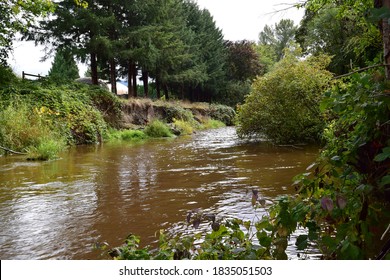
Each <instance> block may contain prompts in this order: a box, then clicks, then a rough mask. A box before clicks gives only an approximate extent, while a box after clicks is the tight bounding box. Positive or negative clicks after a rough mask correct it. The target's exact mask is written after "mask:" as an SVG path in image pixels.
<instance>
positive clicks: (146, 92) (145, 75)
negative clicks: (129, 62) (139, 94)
mask: <svg viewBox="0 0 390 280" xmlns="http://www.w3.org/2000/svg"><path fill="white" fill-rule="evenodd" d="M142 81H143V83H144V97H148V95H149V73H148V71H146V70H142Z"/></svg>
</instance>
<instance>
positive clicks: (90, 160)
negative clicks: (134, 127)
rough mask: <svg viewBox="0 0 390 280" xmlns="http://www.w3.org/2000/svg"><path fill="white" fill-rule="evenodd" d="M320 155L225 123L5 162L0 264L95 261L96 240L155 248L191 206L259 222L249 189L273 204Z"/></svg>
mask: <svg viewBox="0 0 390 280" xmlns="http://www.w3.org/2000/svg"><path fill="white" fill-rule="evenodd" d="M317 154H318V148H316V147H305V148H304V149H302V150H301V149H294V148H289V147H275V146H272V145H269V144H266V143H262V144H260V143H255V142H247V141H242V140H239V139H238V138H237V135H236V133H235V129H234V128H233V127H227V128H222V129H216V130H208V131H202V132H198V133H196V134H195V135H193V136H191V137H180V138H176V139H173V140H172V139H171V140H166V139H159V140H152V141H148V142H146V143H142V144H123V143H122V144H118V143H116V144H105V145H102V146H84V147H76V148H74V149H71V150H69V151H68V152H66V153H65V154H63V155H62V157H61V158H60V159H59V160H55V161H50V162H26V161H24V159H23V158H21V157H17V156H9V157H0V259H99V258H101V257H100V256H99V252H97V251H94V250H93V249H92V247H93V244H94V243H95V242H103V241H105V242H108V243H109V244H110V245H112V246H118V245H120V244H122V242H123V240H124V238H125V237H126V236H127V235H128V234H129V233H133V234H136V235H139V236H141V239H142V241H143V244H151V243H153V242H154V241H155V240H156V237H155V233H156V232H157V231H158V230H159V229H162V228H164V229H167V230H169V231H171V232H180V231H184V232H185V231H188V230H190V228H189V227H188V226H187V225H185V223H184V221H185V216H186V213H187V211H190V210H192V209H194V208H201V209H204V211H209V212H213V213H215V214H217V216H218V217H239V218H244V219H253V216H254V214H255V213H254V209H253V208H252V206H251V201H250V198H251V190H252V189H253V188H256V189H258V190H259V192H260V195H262V196H263V197H264V198H266V199H267V201H268V203H271V202H272V200H273V199H274V198H275V197H276V196H277V195H280V194H291V193H293V192H294V190H293V189H292V188H291V187H290V185H291V179H292V177H293V176H294V175H296V174H298V173H300V172H303V171H304V170H305V168H306V166H308V165H310V163H311V162H312V161H313V160H314V158H315V157H316V155H317ZM258 214H259V213H258ZM260 214H261V213H260Z"/></svg>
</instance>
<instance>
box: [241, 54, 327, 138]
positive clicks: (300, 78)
mask: <svg viewBox="0 0 390 280" xmlns="http://www.w3.org/2000/svg"><path fill="white" fill-rule="evenodd" d="M329 61H330V58H329V57H326V56H321V57H311V58H308V59H306V60H304V61H300V60H298V59H297V58H296V57H295V56H293V55H291V54H288V55H287V56H286V57H285V58H283V59H282V60H281V61H280V62H278V63H277V64H276V65H275V66H274V68H273V69H272V71H271V72H269V73H267V74H265V75H264V76H263V77H258V78H257V79H256V80H255V81H254V83H253V85H252V92H251V93H250V95H248V97H247V98H246V99H245V103H244V105H242V106H241V107H240V109H239V112H238V134H239V135H240V136H241V137H251V136H260V137H265V138H267V139H268V140H270V141H273V142H277V143H299V142H313V141H317V140H318V139H319V138H320V134H321V132H322V129H323V125H324V122H323V119H322V116H321V114H320V112H319V110H318V105H319V101H320V100H321V93H322V91H323V90H324V89H325V88H326V87H327V86H328V85H329V81H330V79H331V77H332V75H331V73H330V72H328V71H326V70H324V68H325V67H326V66H327V64H328V63H329Z"/></svg>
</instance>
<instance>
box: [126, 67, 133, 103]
mask: <svg viewBox="0 0 390 280" xmlns="http://www.w3.org/2000/svg"><path fill="white" fill-rule="evenodd" d="M127 67H128V71H127V98H130V97H134V87H133V84H132V81H133V71H134V67H133V63H132V61H131V60H129V61H128V64H127Z"/></svg>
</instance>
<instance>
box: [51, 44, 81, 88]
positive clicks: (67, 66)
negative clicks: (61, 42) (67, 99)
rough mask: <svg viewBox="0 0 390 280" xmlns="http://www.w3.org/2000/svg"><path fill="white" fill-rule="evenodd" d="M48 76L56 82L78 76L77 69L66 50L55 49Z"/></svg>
mask: <svg viewBox="0 0 390 280" xmlns="http://www.w3.org/2000/svg"><path fill="white" fill-rule="evenodd" d="M48 77H49V79H50V80H52V81H55V82H57V83H66V82H69V81H73V80H75V79H77V78H79V69H78V67H77V64H76V61H75V60H74V58H73V55H72V54H71V53H70V52H69V51H68V50H61V49H60V50H57V53H56V55H55V56H54V61H53V63H52V65H51V69H50V70H49V74H48Z"/></svg>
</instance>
